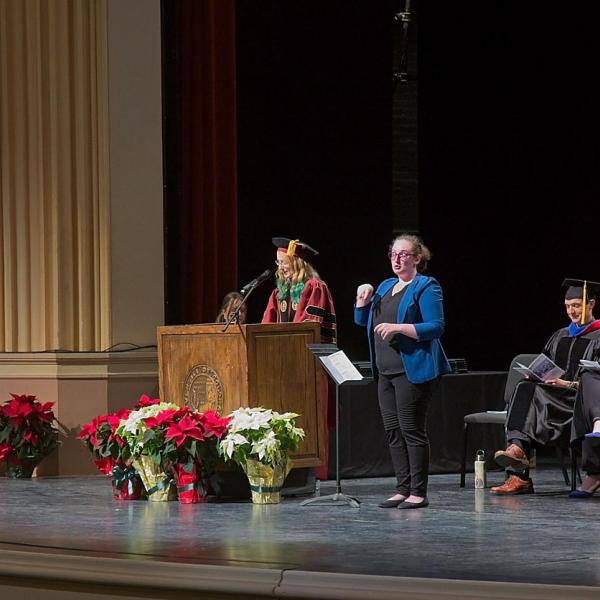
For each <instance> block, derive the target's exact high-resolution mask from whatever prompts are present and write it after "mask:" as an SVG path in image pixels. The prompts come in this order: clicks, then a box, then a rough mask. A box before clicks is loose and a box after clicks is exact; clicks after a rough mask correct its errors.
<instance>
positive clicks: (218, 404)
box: [183, 365, 223, 414]
mask: <svg viewBox="0 0 600 600" xmlns="http://www.w3.org/2000/svg"><path fill="white" fill-rule="evenodd" d="M183 402H184V404H185V406H189V407H190V408H193V409H194V410H197V411H199V412H204V411H206V410H214V411H215V412H216V413H219V414H222V412H223V384H222V383H221V380H220V379H219V376H218V375H217V372H216V371H215V370H214V369H212V368H211V367H209V366H208V365H196V366H194V367H193V368H192V369H191V370H190V371H189V372H188V374H187V377H186V378H185V383H184V385H183Z"/></svg>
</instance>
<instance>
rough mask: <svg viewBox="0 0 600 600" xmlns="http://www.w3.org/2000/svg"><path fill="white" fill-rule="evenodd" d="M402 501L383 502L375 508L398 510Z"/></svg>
mask: <svg viewBox="0 0 600 600" xmlns="http://www.w3.org/2000/svg"><path fill="white" fill-rule="evenodd" d="M403 502H404V500H384V501H383V502H380V503H379V504H378V505H377V506H379V508H398V506H399V505H400V504H402V503H403Z"/></svg>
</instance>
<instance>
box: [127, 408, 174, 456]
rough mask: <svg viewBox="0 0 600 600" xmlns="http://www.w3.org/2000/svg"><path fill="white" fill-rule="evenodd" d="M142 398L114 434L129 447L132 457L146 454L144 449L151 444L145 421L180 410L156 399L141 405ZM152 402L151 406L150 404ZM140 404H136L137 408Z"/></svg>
mask: <svg viewBox="0 0 600 600" xmlns="http://www.w3.org/2000/svg"><path fill="white" fill-rule="evenodd" d="M144 398H147V397H146V396H143V397H142V401H141V402H142V406H141V407H140V408H138V409H137V410H132V411H131V412H130V413H129V415H128V416H127V418H126V419H121V422H120V423H119V427H118V428H117V431H116V434H117V435H120V436H121V437H122V438H123V439H124V440H125V442H126V443H127V445H128V446H129V450H130V452H131V454H132V456H134V457H136V456H139V455H140V454H146V453H147V452H144V450H145V449H146V450H147V448H146V444H147V443H148V442H149V443H152V441H153V440H151V439H149V438H150V436H148V435H147V433H148V431H149V429H151V428H149V427H148V423H146V419H150V418H151V417H154V419H152V420H153V421H154V420H156V416H157V415H158V414H159V413H163V414H165V411H167V413H166V414H172V413H173V412H175V411H176V410H177V409H179V408H181V407H180V406H178V405H177V404H173V403H172V402H160V401H159V400H158V399H154V400H150V399H148V404H143V402H144V400H143V399H144ZM150 402H152V404H150ZM139 406H140V404H138V407H139Z"/></svg>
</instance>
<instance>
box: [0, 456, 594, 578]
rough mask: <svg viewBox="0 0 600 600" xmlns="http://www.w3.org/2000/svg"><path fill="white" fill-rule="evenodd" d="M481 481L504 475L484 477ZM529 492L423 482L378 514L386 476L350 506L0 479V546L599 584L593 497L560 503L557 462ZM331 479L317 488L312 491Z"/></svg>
mask: <svg viewBox="0 0 600 600" xmlns="http://www.w3.org/2000/svg"><path fill="white" fill-rule="evenodd" d="M489 479H490V480H491V481H488V484H498V483H500V482H501V481H502V480H503V474H502V472H494V473H490V474H489ZM534 482H535V487H536V494H534V495H530V496H513V497H498V496H494V495H493V494H491V493H490V492H489V490H474V489H472V485H473V479H472V474H471V475H468V476H467V487H466V488H464V489H461V488H459V486H458V483H459V476H458V475H433V476H431V478H430V494H429V499H430V503H431V504H430V507H429V508H426V509H420V510H408V511H407V510H404V511H399V510H395V509H387V510H385V509H380V508H378V507H377V502H379V501H380V500H381V499H383V498H385V497H387V496H388V495H389V494H391V493H392V490H393V479H391V478H378V479H359V480H346V481H343V482H342V491H343V492H344V493H346V494H349V495H352V496H356V497H357V498H358V499H359V500H360V501H361V506H360V509H353V508H350V507H347V506H327V505H312V506H306V507H302V506H300V503H301V502H302V500H304V499H306V498H302V497H298V498H286V499H284V500H283V502H282V503H281V504H279V505H266V506H259V505H253V504H251V503H250V502H221V503H219V502H210V503H207V504H197V505H180V504H178V503H177V502H168V503H149V502H145V501H137V502H117V501H114V500H113V499H112V497H111V486H110V482H109V480H108V479H105V478H102V477H85V478H83V477H82V478H44V479H32V480H9V479H0V549H1V550H17V551H28V552H44V553H51V554H52V553H59V554H68V555H84V556H96V557H105V558H118V559H137V560H143V561H154V560H156V561H162V562H170V563H173V562H176V563H186V564H190V563H191V564H204V565H219V566H226V567H232V566H235V567H245V568H252V569H280V570H282V571H284V570H285V571H287V570H301V571H309V572H331V573H344V574H362V575H377V576H381V575H385V576H394V577H420V578H445V579H460V580H477V581H502V582H519V583H523V582H528V583H543V584H558V585H575V586H600V537H599V536H598V534H597V525H596V523H597V520H598V510H599V508H600V497H599V498H592V499H590V500H572V499H569V498H567V494H568V490H567V489H566V487H565V485H564V482H563V481H562V476H561V473H560V470H559V469H558V467H552V468H550V467H545V468H543V469H537V470H536V471H534ZM334 490H335V482H333V481H327V482H322V483H321V495H326V494H329V493H332V492H333V491H334Z"/></svg>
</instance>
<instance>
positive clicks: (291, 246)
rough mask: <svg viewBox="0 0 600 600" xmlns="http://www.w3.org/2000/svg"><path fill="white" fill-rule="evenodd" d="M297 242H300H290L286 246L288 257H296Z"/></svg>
mask: <svg viewBox="0 0 600 600" xmlns="http://www.w3.org/2000/svg"><path fill="white" fill-rule="evenodd" d="M299 241H300V240H290V243H289V244H288V249H287V255H288V256H295V255H296V246H297V245H298V242H299Z"/></svg>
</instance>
